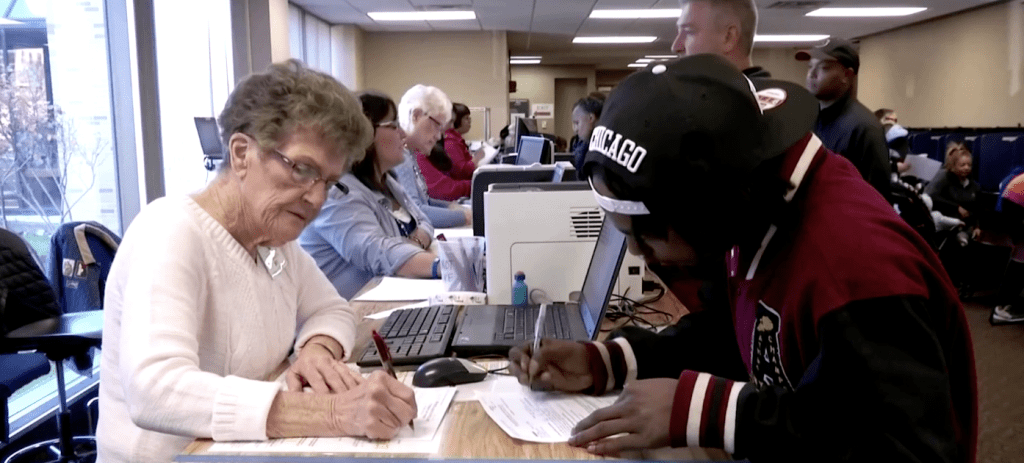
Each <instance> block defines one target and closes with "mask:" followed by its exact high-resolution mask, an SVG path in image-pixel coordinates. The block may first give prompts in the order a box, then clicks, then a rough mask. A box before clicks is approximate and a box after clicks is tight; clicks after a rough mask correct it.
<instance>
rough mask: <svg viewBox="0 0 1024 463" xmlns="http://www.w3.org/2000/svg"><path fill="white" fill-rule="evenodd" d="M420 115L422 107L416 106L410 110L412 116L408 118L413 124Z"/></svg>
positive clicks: (421, 115)
mask: <svg viewBox="0 0 1024 463" xmlns="http://www.w3.org/2000/svg"><path fill="white" fill-rule="evenodd" d="M421 117H423V109H422V108H416V109H414V110H412V117H411V118H410V120H411V121H412V123H413V124H415V123H416V122H418V121H419V120H420V118H421Z"/></svg>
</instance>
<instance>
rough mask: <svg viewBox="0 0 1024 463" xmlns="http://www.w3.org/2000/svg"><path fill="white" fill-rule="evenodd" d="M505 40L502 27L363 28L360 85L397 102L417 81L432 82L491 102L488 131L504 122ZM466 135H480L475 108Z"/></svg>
mask: <svg viewBox="0 0 1024 463" xmlns="http://www.w3.org/2000/svg"><path fill="white" fill-rule="evenodd" d="M508 67H509V66H508V41H507V39H506V35H505V32H503V31H502V32H430V33H423V32H402V33H398V32H388V33H380V32H366V33H364V34H363V81H362V82H363V88H364V89H374V90H379V91H382V92H384V93H386V94H388V95H390V96H391V97H392V98H394V99H395V102H396V103H397V102H398V100H400V99H401V98H402V95H403V94H404V93H405V91H406V90H408V89H409V88H410V87H412V86H413V85H416V84H425V85H433V86H436V87H438V88H440V89H441V90H443V91H444V92H445V93H447V94H448V96H449V97H450V98H451V99H452V101H454V102H460V103H465V104H466V105H467V106H470V107H490V109H491V136H492V137H497V136H498V131H499V130H501V128H502V127H504V126H505V125H507V124H508V122H507V121H508ZM473 122H474V127H473V130H472V131H470V133H468V134H467V135H466V138H467V139H468V140H474V139H481V138H483V126H484V123H483V122H484V121H483V116H482V114H481V115H477V114H476V113H474V116H473Z"/></svg>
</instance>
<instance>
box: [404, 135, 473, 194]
mask: <svg viewBox="0 0 1024 463" xmlns="http://www.w3.org/2000/svg"><path fill="white" fill-rule="evenodd" d="M444 150H445V152H447V153H448V157H449V158H451V160H452V168H451V170H449V171H447V172H442V171H441V170H440V169H438V168H437V167H435V166H434V165H433V164H431V163H430V160H429V159H427V157H426V155H424V154H422V153H419V152H417V153H416V162H417V163H419V165H420V171H422V172H423V180H424V181H426V182H427V194H429V195H430V197H431V198H434V199H443V200H446V201H454V200H456V199H459V198H462V197H469V194H470V190H471V183H472V180H473V171H474V170H475V169H476V164H474V163H473V155H471V154H470V153H469V147H468V146H466V141H465V140H464V139H463V138H462V134H460V133H459V132H458V131H457V130H455V129H448V131H447V132H445V133H444Z"/></svg>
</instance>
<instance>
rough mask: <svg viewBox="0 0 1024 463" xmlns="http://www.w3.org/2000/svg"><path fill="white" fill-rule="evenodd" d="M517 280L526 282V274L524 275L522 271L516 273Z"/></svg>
mask: <svg viewBox="0 0 1024 463" xmlns="http://www.w3.org/2000/svg"><path fill="white" fill-rule="evenodd" d="M515 279H517V280H525V279H526V274H525V273H523V272H522V270H520V271H518V272H516V275H515Z"/></svg>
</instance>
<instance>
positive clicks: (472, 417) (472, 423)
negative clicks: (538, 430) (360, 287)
mask: <svg viewBox="0 0 1024 463" xmlns="http://www.w3.org/2000/svg"><path fill="white" fill-rule="evenodd" d="M372 287H373V285H368V287H367V288H364V291H365V290H366V289H368V288H372ZM408 303H409V302H363V301H354V302H352V308H353V309H354V310H355V312H356V315H357V316H358V317H359V319H360V322H359V325H358V326H357V329H356V333H357V334H356V348H355V350H354V352H353V353H352V357H351V359H352V361H355V359H358V358H359V356H361V355H362V353H363V350H364V349H365V348H366V346H367V344H368V343H369V342H370V331H371V330H372V329H377V328H380V326H381V325H382V324H383V323H384V320H371V319H368V318H363V317H364V316H365V315H368V314H372V313H376V312H380V311H383V310H388V309H392V308H395V307H400V306H403V305H406V304H408ZM655 307H657V308H658V309H659V310H663V311H666V312H669V313H671V314H674V317H673V321H675V319H677V318H678V316H679V315H683V314H685V313H686V308H685V307H684V306H683V305H682V304H681V303H679V301H678V300H676V298H675V297H672V295H671V293H668V294H666V295H665V296H664V297H663V298H662V300H660V301H658V302H657V303H656V304H655ZM652 321H657V322H659V323H660V322H663V321H664V320H652ZM623 323H624V322H618V323H616V324H617V325H621V324H623ZM613 327H614V326H613V325H610V322H608V321H607V320H606V322H605V326H604V328H606V329H607V328H613ZM439 432H441V433H442V435H443V436H444V440H443V442H442V444H441V450H440V452H439V453H438V454H436V455H423V454H400V455H398V454H377V453H374V454H345V455H332V456H331V461H335V458H338V459H345V458H346V457H352V458H379V459H389V458H397V459H419V458H430V459H432V460H433V459H438V458H483V459H516V460H519V459H539V460H600V459H603V458H601V457H596V456H594V455H591V454H589V453H587V452H586V451H584V450H582V449H579V448H576V447H571V446H569V445H568V444H565V443H560V444H543V443H534V442H525V441H521V440H517V439H513V438H511V437H509V436H508V435H507V434H505V432H504V431H502V430H501V428H500V427H498V425H497V424H495V423H494V421H493V420H491V418H490V417H489V416H487V413H486V412H485V411H484V409H483V407H482V406H481V405H480V403H479V402H452V405H451V408H449V410H448V413H447V415H446V416H445V418H444V422H443V423H442V424H441V429H440V430H439ZM211 444H212V442H211V441H210V440H208V439H198V440H196V441H195V442H193V443H192V444H191V445H190V446H189V447H188V448H187V449H186V450H185V452H184V453H183V454H182V455H180V456H179V457H178V459H177V461H182V462H190V463H201V462H210V463H224V462H234V461H237V462H248V463H252V462H262V461H267V462H269V461H272V462H275V463H281V462H287V461H310V460H317V461H325V460H323V457H325V456H326V455H323V454H315V455H314V454H304V455H298V454H273V455H269V454H268V455H238V454H235V455H232V454H219V453H218V454H207V453H206V450H207V449H208V448H209V447H210V445H211ZM629 459H636V460H675V461H725V460H731V458H730V457H729V455H728V454H727V453H726V452H724V451H722V450H718V449H700V448H683V449H654V450H651V451H645V452H641V453H638V454H636V455H631V456H629Z"/></svg>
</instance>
